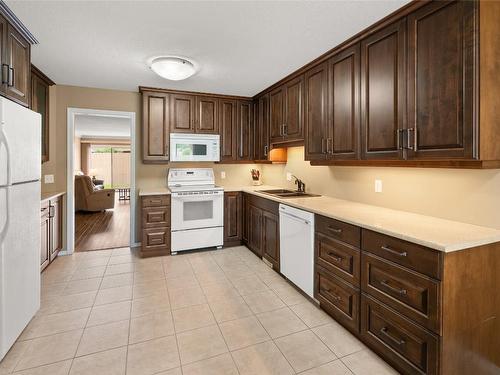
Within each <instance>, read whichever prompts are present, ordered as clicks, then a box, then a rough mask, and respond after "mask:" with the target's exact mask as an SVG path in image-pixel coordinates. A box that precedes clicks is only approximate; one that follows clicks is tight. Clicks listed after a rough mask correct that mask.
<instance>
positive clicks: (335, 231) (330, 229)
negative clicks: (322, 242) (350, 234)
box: [328, 226, 342, 234]
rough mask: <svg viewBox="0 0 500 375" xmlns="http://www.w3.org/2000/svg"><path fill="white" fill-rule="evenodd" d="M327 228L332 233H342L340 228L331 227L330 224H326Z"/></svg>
mask: <svg viewBox="0 0 500 375" xmlns="http://www.w3.org/2000/svg"><path fill="white" fill-rule="evenodd" d="M328 230H329V231H330V232H333V233H336V234H340V233H342V229H340V228H334V227H331V226H328Z"/></svg>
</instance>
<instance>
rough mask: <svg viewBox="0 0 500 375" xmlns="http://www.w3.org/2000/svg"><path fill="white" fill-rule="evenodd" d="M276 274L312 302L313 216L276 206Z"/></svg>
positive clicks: (291, 208)
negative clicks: (277, 229) (277, 245)
mask: <svg viewBox="0 0 500 375" xmlns="http://www.w3.org/2000/svg"><path fill="white" fill-rule="evenodd" d="M279 211H280V271H281V273H282V274H283V275H284V276H286V277H287V278H288V279H289V280H290V281H291V282H293V283H294V284H295V285H297V286H298V287H299V288H300V289H302V290H303V291H304V292H305V293H307V294H308V295H309V296H310V297H311V298H314V214H312V213H310V212H307V211H302V210H299V209H297V208H294V207H290V206H286V205H283V204H280V208H279Z"/></svg>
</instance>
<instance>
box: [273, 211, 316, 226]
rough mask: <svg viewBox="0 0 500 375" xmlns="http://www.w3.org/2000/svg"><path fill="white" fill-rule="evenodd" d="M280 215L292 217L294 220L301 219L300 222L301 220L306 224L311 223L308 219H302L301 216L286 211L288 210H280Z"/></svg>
mask: <svg viewBox="0 0 500 375" xmlns="http://www.w3.org/2000/svg"><path fill="white" fill-rule="evenodd" d="M280 215H283V216H287V217H289V218H290V219H294V220H298V221H301V222H303V223H305V224H307V225H310V224H311V222H310V221H309V220H306V219H303V218H301V217H298V216H296V215H294V214H290V213H288V212H283V211H281V212H280Z"/></svg>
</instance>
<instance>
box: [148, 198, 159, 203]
mask: <svg viewBox="0 0 500 375" xmlns="http://www.w3.org/2000/svg"><path fill="white" fill-rule="evenodd" d="M149 203H161V200H160V199H150V200H149Z"/></svg>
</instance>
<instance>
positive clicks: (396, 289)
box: [380, 280, 408, 295]
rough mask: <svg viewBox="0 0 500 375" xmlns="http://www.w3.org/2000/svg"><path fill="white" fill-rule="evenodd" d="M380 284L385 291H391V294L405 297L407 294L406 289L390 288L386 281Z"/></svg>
mask: <svg viewBox="0 0 500 375" xmlns="http://www.w3.org/2000/svg"><path fill="white" fill-rule="evenodd" d="M380 284H382V285H383V286H385V287H386V288H387V289H389V290H392V291H393V292H395V293H399V294H401V295H406V294H407V293H408V291H407V290H406V289H399V288H394V287H393V286H391V285H390V284H389V282H388V281H387V280H382V281H381V282H380Z"/></svg>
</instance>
